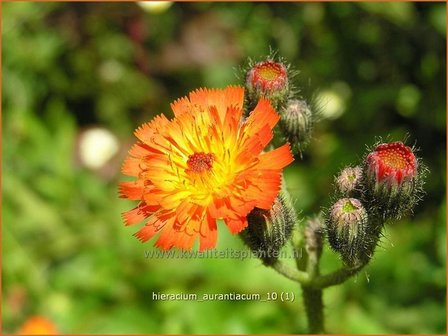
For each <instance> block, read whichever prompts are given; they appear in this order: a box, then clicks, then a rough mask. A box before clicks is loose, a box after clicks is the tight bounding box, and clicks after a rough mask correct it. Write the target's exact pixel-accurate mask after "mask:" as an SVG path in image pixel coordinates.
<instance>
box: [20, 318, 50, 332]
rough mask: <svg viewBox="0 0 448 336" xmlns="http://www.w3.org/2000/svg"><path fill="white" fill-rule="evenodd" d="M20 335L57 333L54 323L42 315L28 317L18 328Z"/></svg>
mask: <svg viewBox="0 0 448 336" xmlns="http://www.w3.org/2000/svg"><path fill="white" fill-rule="evenodd" d="M19 334H20V335H57V334H58V331H57V330H56V327H55V325H54V324H53V323H52V322H51V321H49V320H48V319H46V318H45V317H42V316H33V317H30V318H29V319H28V320H26V321H25V323H24V324H23V325H22V327H21V328H20V330H19Z"/></svg>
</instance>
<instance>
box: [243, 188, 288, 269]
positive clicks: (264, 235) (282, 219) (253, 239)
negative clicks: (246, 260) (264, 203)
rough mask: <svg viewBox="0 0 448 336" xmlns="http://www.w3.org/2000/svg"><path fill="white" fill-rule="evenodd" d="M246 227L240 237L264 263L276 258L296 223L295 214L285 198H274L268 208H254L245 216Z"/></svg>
mask: <svg viewBox="0 0 448 336" xmlns="http://www.w3.org/2000/svg"><path fill="white" fill-rule="evenodd" d="M247 221H248V224H249V225H248V227H247V229H246V230H244V231H243V232H241V238H242V239H243V241H244V242H245V243H246V245H248V246H249V248H250V249H251V250H252V252H254V253H255V254H256V255H257V257H259V258H260V259H261V260H263V262H264V263H265V264H270V263H272V262H274V261H275V260H277V259H278V254H279V251H280V249H281V248H282V247H283V246H284V245H285V244H286V242H287V241H288V240H289V238H290V237H291V234H292V230H293V228H294V225H295V223H296V215H295V212H294V209H293V208H292V207H291V205H290V204H289V202H287V201H286V198H285V197H284V196H282V195H280V196H279V197H277V198H276V200H275V201H274V204H273V205H272V208H271V209H270V210H264V209H259V208H255V209H254V210H252V211H251V212H250V213H249V215H248V216H247Z"/></svg>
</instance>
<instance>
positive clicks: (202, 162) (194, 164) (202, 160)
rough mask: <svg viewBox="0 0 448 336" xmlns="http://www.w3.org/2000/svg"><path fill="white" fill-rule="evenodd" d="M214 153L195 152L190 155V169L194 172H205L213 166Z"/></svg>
mask: <svg viewBox="0 0 448 336" xmlns="http://www.w3.org/2000/svg"><path fill="white" fill-rule="evenodd" d="M213 160H214V155H213V154H211V153H203V152H199V153H194V154H192V155H190V156H189V157H188V160H187V166H188V170H189V171H191V172H194V173H203V172H205V171H210V170H211V169H212V168H213Z"/></svg>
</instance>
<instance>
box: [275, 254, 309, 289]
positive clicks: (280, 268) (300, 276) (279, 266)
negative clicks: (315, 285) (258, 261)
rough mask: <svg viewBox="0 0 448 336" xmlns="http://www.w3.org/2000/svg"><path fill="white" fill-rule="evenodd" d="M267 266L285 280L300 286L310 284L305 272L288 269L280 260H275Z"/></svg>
mask: <svg viewBox="0 0 448 336" xmlns="http://www.w3.org/2000/svg"><path fill="white" fill-rule="evenodd" d="M269 266H271V267H272V268H273V269H275V270H276V271H277V272H278V273H280V274H281V275H283V276H285V277H286V278H288V279H291V280H293V281H295V282H298V283H300V284H309V282H310V278H309V276H308V274H307V273H306V272H302V271H299V270H296V269H295V268H292V267H289V266H288V265H286V264H285V263H283V262H281V261H280V260H276V261H275V262H274V263H272V264H271V265H269Z"/></svg>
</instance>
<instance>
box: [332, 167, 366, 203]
mask: <svg viewBox="0 0 448 336" xmlns="http://www.w3.org/2000/svg"><path fill="white" fill-rule="evenodd" d="M361 179H362V169H361V167H359V166H356V167H346V168H344V169H343V170H342V171H341V172H340V173H339V176H338V177H337V178H336V185H337V187H338V189H339V191H340V192H341V193H342V194H343V195H344V196H352V195H353V193H354V192H355V191H356V190H358V188H359V185H360V183H361Z"/></svg>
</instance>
